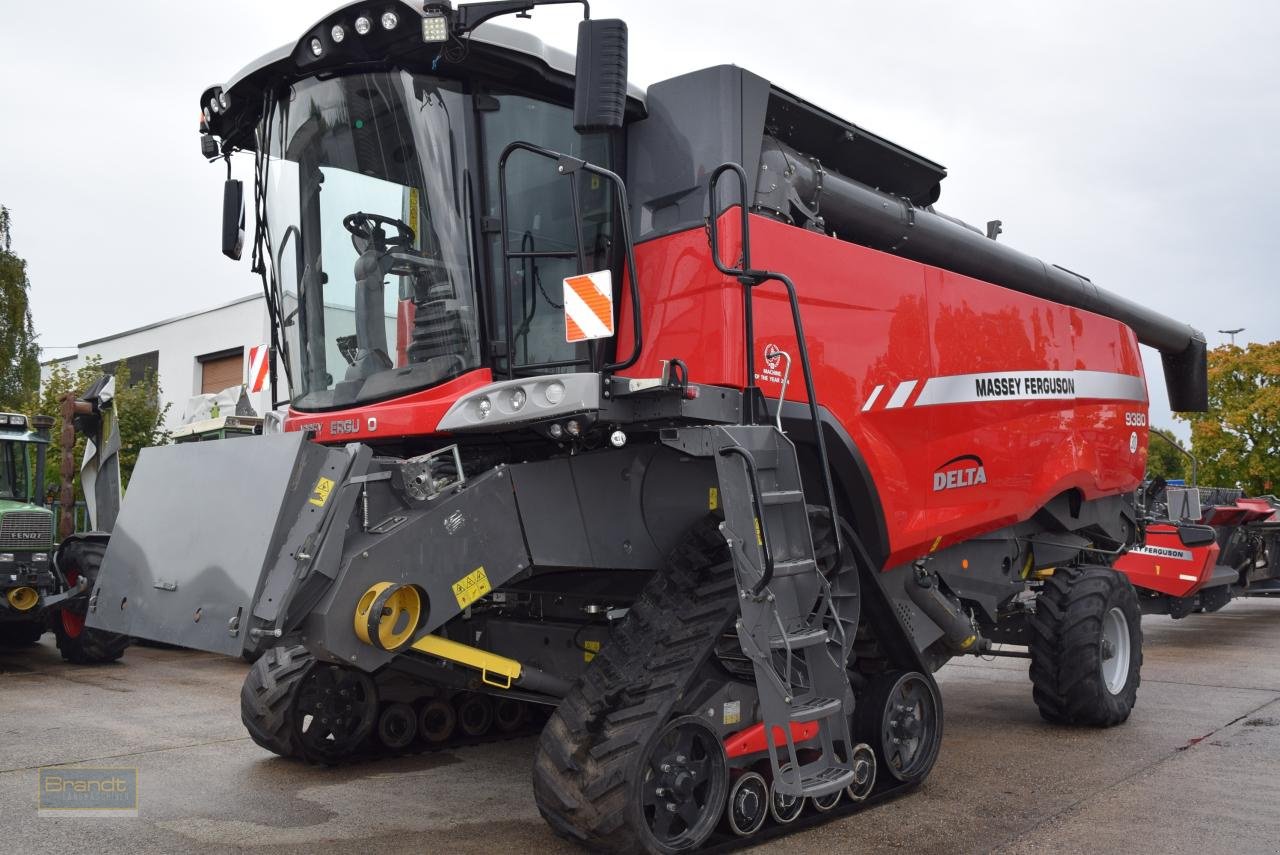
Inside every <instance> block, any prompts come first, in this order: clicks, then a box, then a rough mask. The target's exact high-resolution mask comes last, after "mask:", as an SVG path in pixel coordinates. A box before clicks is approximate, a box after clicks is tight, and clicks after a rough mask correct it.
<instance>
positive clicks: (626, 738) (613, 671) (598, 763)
mask: <svg viewBox="0 0 1280 855" xmlns="http://www.w3.org/2000/svg"><path fill="white" fill-rule="evenodd" d="M716 524H717V520H716V519H715V518H713V517H708V518H707V519H705V520H703V521H702V522H700V523H698V524H697V525H695V526H694V527H693V528H692V529H691V530H690V532H689V535H688V536H687V537H686V538H685V540H684V541H683V542H682V543H681V545H680V546H678V547H677V548H676V549H675V550H674V551H673V552H672V554H671V556H670V557H669V558H668V560H667V562H666V566H665V567H664V568H663V569H662V570H661V571H660V572H658V573H655V574H654V575H653V577H652V578H651V579H650V581H649V583H648V585H647V586H646V587H645V590H644V593H643V595H642V596H641V597H640V599H638V600H637V601H636V602H635V603H634V604H633V605H632V607H631V610H630V611H629V612H628V614H627V617H626V619H624V620H623V621H622V622H621V624H619V626H618V627H617V629H616V630H615V631H614V634H613V637H612V638H611V639H610V641H609V643H608V644H607V645H605V646H604V648H603V649H602V650H601V651H600V652H599V653H598V654H597V655H596V656H595V658H594V659H593V660H592V661H591V664H590V665H589V666H588V667H587V670H586V672H585V673H584V674H583V675H582V677H581V679H579V680H578V682H577V683H576V684H575V686H574V688H573V690H572V691H571V692H570V693H569V694H568V695H567V696H566V697H565V698H564V700H563V701H561V703H560V705H559V707H558V708H557V709H556V711H555V712H554V713H552V715H551V718H550V719H549V720H548V722H547V725H546V727H545V728H544V729H543V731H542V736H541V738H540V739H539V740H538V748H537V753H536V754H535V756H534V768H533V792H534V798H535V799H536V801H537V803H538V810H539V811H540V812H541V813H542V816H543V818H545V819H546V820H547V822H548V824H549V825H550V826H551V828H552V829H553V830H554V831H555V832H556V833H557V834H559V835H560V836H562V837H564V838H566V839H568V840H571V841H574V842H576V843H578V844H580V845H583V846H585V847H587V848H588V849H590V850H592V851H595V852H638V851H644V852H654V853H674V852H687V851H690V850H693V849H696V848H698V847H699V846H701V845H702V844H703V843H704V842H705V841H706V840H707V838H708V837H709V836H710V835H711V833H712V831H713V830H714V829H715V826H716V824H717V823H718V822H719V820H720V817H721V815H722V814H723V812H724V809H725V802H726V798H727V795H728V790H729V786H728V784H729V781H728V770H727V769H726V761H725V757H724V748H723V745H722V744H721V741H720V736H719V734H717V733H716V732H715V731H714V730H712V729H711V728H710V726H709V725H707V724H706V723H705V722H704V721H703V720H702V719H701V718H699V717H697V716H690V715H683V714H682V713H684V712H685V711H684V710H682V709H681V706H680V705H681V703H682V701H683V700H684V698H685V692H686V691H688V690H689V688H690V687H691V686H693V685H694V684H695V682H696V681H698V680H701V679H702V677H701V676H700V675H702V674H704V673H706V672H708V671H709V670H710V666H709V665H708V664H707V663H708V660H709V658H710V657H711V656H712V654H713V652H714V650H715V646H716V643H717V641H718V640H719V639H720V637H721V635H723V633H724V632H725V631H726V630H727V629H728V628H729V627H730V626H731V624H732V619H733V616H734V615H735V614H736V611H737V588H736V585H735V584H734V580H733V567H732V563H731V561H730V559H729V554H728V548H727V546H726V545H725V541H724V537H723V536H722V535H721V534H720V532H719V530H718V529H717V526H716ZM704 668H705V671H704Z"/></svg>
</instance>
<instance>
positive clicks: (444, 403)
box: [284, 368, 493, 442]
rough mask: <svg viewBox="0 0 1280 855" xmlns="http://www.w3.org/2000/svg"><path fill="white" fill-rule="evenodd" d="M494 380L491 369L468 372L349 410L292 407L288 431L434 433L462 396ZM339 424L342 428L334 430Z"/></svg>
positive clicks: (337, 435)
mask: <svg viewBox="0 0 1280 855" xmlns="http://www.w3.org/2000/svg"><path fill="white" fill-rule="evenodd" d="M492 382H493V372H491V371H490V370H489V369H488V368H478V369H476V370H475V371H468V372H467V373H466V374H463V375H462V376H461V377H455V378H454V379H452V380H450V381H449V382H447V383H442V384H441V385H439V386H433V387H432V388H430V389H424V390H423V391H421V392H414V393H413V394H411V395H405V396H404V397H402V398H395V399H394V400H391V401H382V402H380V403H377V404H365V405H362V406H359V407H352V408H350V409H347V410H326V411H324V412H322V413H308V412H301V411H299V410H295V409H293V408H292V407H290V408H289V415H288V416H287V417H286V418H285V421H284V429H285V430H309V431H311V432H313V433H314V434H315V439H316V442H354V441H357V440H359V441H364V442H369V441H371V440H378V439H395V438H396V437H401V436H421V435H423V434H429V433H434V432H435V429H436V425H438V424H439V423H440V419H441V418H442V417H443V416H444V414H445V413H446V412H448V410H449V408H450V407H451V406H453V402H454V401H456V400H457V399H458V397H459V396H461V395H465V394H466V393H467V392H470V391H471V390H473V389H478V388H480V387H481V386H486V385H488V384H489V383H492ZM335 426H336V427H337V428H338V430H334V428H335Z"/></svg>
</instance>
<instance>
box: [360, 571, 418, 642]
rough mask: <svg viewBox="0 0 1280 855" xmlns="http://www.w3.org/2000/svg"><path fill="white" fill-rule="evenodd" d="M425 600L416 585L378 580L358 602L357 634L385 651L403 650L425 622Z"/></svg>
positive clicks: (361, 638)
mask: <svg viewBox="0 0 1280 855" xmlns="http://www.w3.org/2000/svg"><path fill="white" fill-rule="evenodd" d="M422 600H423V597H422V592H421V591H420V590H418V588H417V586H415V585H401V584H398V583H396V582H378V583H377V584H376V585H374V586H372V587H371V588H369V590H367V591H365V592H364V594H363V595H362V596H361V597H360V601H359V602H358V603H356V613H355V619H354V628H355V631H356V637H357V638H359V639H360V640H361V641H363V642H364V643H365V644H372V645H373V646H374V647H378V648H381V649H382V650H398V649H400V648H401V647H403V646H404V645H405V644H406V643H407V642H408V641H409V639H410V638H412V637H413V634H414V633H415V632H417V631H418V627H419V626H421V625H422V614H423V609H422ZM375 612H376V613H375Z"/></svg>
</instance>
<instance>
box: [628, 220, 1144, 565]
mask: <svg viewBox="0 0 1280 855" xmlns="http://www.w3.org/2000/svg"><path fill="white" fill-rule="evenodd" d="M723 221H724V226H723V232H724V235H722V243H723V246H724V247H725V251H724V252H723V257H726V258H733V257H736V254H737V252H738V240H737V229H736V227H735V225H734V222H735V221H734V218H733V217H732V216H730V215H726V216H725V217H724V218H723ZM751 228H752V232H751V242H752V265H753V266H754V267H756V268H763V269H772V270H778V271H781V272H784V273H786V274H787V275H788V276H790V277H791V279H792V280H793V281H794V282H795V284H796V289H797V291H798V293H799V295H800V303H801V315H802V318H803V320H804V325H805V331H806V334H807V338H808V345H809V354H810V359H811V361H812V364H813V371H814V382H815V387H816V389H817V392H818V397H819V399H820V401H821V403H822V404H823V406H825V407H826V408H827V409H829V410H830V411H831V412H832V413H833V414H834V415H835V416H836V417H837V418H838V419H839V420H840V422H841V423H842V424H843V425H844V427H845V429H846V430H847V431H848V433H849V435H850V437H851V438H852V439H853V441H854V443H855V444H856V445H857V446H858V448H859V449H860V451H861V452H862V455H863V457H864V458H865V459H866V461H867V465H868V467H869V469H870V470H871V473H872V476H873V478H874V481H875V485H876V489H877V491H878V493H879V497H880V501H881V504H882V506H883V510H884V514H885V525H886V528H887V531H888V534H889V546H890V554H889V556H888V560H887V561H886V564H885V566H886V567H892V566H895V565H897V564H899V563H902V562H903V561H907V560H910V559H913V558H915V557H918V556H919V555H921V554H923V553H925V552H927V551H928V550H929V549H930V548H931V547H932V546H933V544H934V541H935V540H936V539H937V538H942V540H941V544H940V545H941V546H944V547H945V546H947V545H949V544H951V543H955V542H958V541H960V540H964V539H967V538H969V537H972V536H974V535H977V534H981V533H983V532H986V531H991V530H993V529H996V528H999V527H1001V526H1005V525H1008V524H1011V523H1013V522H1016V521H1020V520H1024V519H1026V518H1027V517H1029V516H1030V515H1031V514H1032V513H1034V512H1035V510H1036V509H1038V508H1039V507H1041V506H1042V505H1044V504H1045V503H1047V502H1048V501H1049V500H1050V499H1052V498H1053V497H1054V496H1056V495H1057V494H1059V493H1062V492H1063V491H1066V490H1070V489H1076V490H1079V491H1080V492H1081V494H1082V495H1083V496H1084V497H1085V498H1095V497H1098V496H1103V495H1111V494H1116V493H1122V492H1126V491H1130V490H1133V489H1135V488H1136V487H1137V486H1138V484H1139V482H1140V480H1141V478H1142V473H1143V470H1144V468H1145V464H1146V446H1147V429H1146V427H1145V424H1146V422H1147V402H1146V401H1145V400H1140V401H1139V400H1135V401H1115V400H1108V401H1102V400H1092V401H1091V400H1082V399H1076V400H1031V401H1011V400H998V401H983V402H978V403H967V404H943V405H937V406H929V407H913V406H911V403H912V402H913V401H914V400H915V398H917V397H918V396H919V394H920V391H921V389H922V386H923V381H924V380H926V379H927V378H929V377H935V376H947V375H955V374H970V373H979V372H989V371H1032V370H1052V371H1072V370H1089V371H1107V372H1116V373H1122V374H1128V375H1131V376H1134V377H1138V378H1142V377H1143V372H1142V362H1141V358H1140V356H1139V353H1138V343H1137V339H1136V337H1135V336H1134V334H1133V332H1132V330H1130V329H1129V328H1128V327H1126V326H1125V325H1123V324H1122V323H1120V322H1119V321H1115V320H1112V319H1110V318H1105V317H1102V316H1100V315H1095V314H1092V313H1090V312H1084V311H1080V310H1077V309H1072V308H1069V307H1066V306H1062V305H1059V304H1056V303H1053V302H1050V301H1047V300H1041V299H1038V298H1035V297H1031V296H1028V295H1025V294H1021V293H1018V292H1016V291H1011V290H1009V289H1006V288H1001V287H999V286H996V285H992V284H989V283H986V282H981V281H978V280H975V279H970V278H968V277H965V276H960V275H958V274H954V273H949V272H947V271H943V270H939V269H937V268H933V267H929V266H926V265H923V264H919V263H917V262H913V261H909V260H906V259H903V258H899V257H897V256H892V255H888V254H886V253H882V252H877V251H875V250H871V249H867V248H865V247H861V246H857V245H855V244H851V243H847V242H843V241H838V240H835V239H833V238H830V237H827V236H825V235H821V234H815V233H813V232H808V231H805V230H803V229H799V228H795V227H792V226H787V225H785V224H783V223H779V222H776V221H773V220H769V219H767V218H764V217H759V216H754V215H753V217H752V225H751ZM636 266H637V273H638V276H639V279H640V282H641V283H642V288H643V300H642V312H643V315H642V319H643V321H644V332H645V346H644V351H643V353H642V355H641V359H640V361H639V363H638V364H637V365H636V366H634V367H633V368H632V369H630V370H628V371H626V372H624V373H626V374H628V375H630V376H635V377H654V376H657V375H658V374H659V372H660V361H661V360H663V359H670V358H672V357H678V358H680V359H682V360H684V361H685V363H687V364H688V366H689V373H690V379H691V381H693V382H695V383H709V384H721V385H729V386H736V387H741V386H742V385H743V382H744V379H743V378H744V374H743V366H744V364H745V359H744V354H743V346H742V336H743V333H742V329H743V320H742V297H741V286H739V285H738V284H737V282H736V281H734V280H731V279H729V278H727V277H725V276H722V275H721V274H720V273H719V272H717V271H716V269H715V267H714V266H713V265H712V263H711V259H710V251H709V247H708V245H707V238H706V233H705V232H704V231H703V230H701V229H698V230H694V231H688V232H682V233H679V234H675V235H670V236H668V237H664V238H659V239H655V240H651V241H648V242H646V243H643V244H641V245H640V246H638V247H636ZM622 305H623V307H624V308H625V307H626V306H627V302H626V301H625V300H624V301H623V302H622ZM754 305H755V327H756V334H755V353H756V370H757V372H758V373H759V372H760V371H761V368H762V366H763V364H764V352H765V349H766V347H768V346H769V345H776V346H777V347H780V348H782V349H783V350H786V351H787V352H789V353H790V354H791V355H792V356H793V357H796V364H795V366H794V367H793V370H792V376H791V383H790V385H789V386H788V388H787V393H786V397H787V399H788V400H791V401H804V400H805V395H804V385H803V382H802V380H801V377H800V374H799V362H798V351H797V349H796V342H795V336H794V334H793V332H792V325H791V320H790V311H789V309H788V305H787V301H786V295H785V291H784V290H783V288H782V286H781V285H780V284H777V283H768V284H765V285H762V286H760V287H758V288H757V289H756V295H755V304H754ZM629 323H630V322H629V320H627V319H623V320H621V321H620V323H619V330H620V333H619V343H618V346H619V352H622V353H626V352H628V351H629V348H630V335H629V330H630V326H629ZM911 379H914V380H917V381H920V383H919V384H918V385H917V387H916V389H915V391H914V392H913V394H912V396H911V397H910V398H908V400H907V406H904V407H901V408H898V409H885V408H884V403H885V401H886V396H888V395H889V394H890V392H891V391H892V389H893V388H894V387H895V386H896V385H897V384H898V383H899V382H901V381H905V380H911ZM761 385H762V386H763V388H764V391H765V395H766V396H768V397H776V396H777V394H778V388H779V387H778V384H777V383H776V382H772V381H768V380H763V381H761ZM878 385H884V386H885V389H884V390H883V391H882V392H881V394H880V397H879V398H878V399H877V405H876V406H875V407H873V408H872V409H871V410H870V411H869V412H865V413H864V412H862V406H863V404H864V403H865V402H866V401H867V400H868V398H869V396H870V395H871V393H872V390H873V389H874V388H875V387H876V386H878ZM1126 414H1129V416H1130V420H1135V421H1140V423H1141V424H1142V425H1144V426H1138V427H1134V426H1130V425H1127V424H1126ZM1135 416H1137V417H1140V418H1136V419H1135V418H1134V417H1135ZM1134 434H1136V443H1137V451H1136V452H1131V451H1130V443H1131V441H1132V437H1133V435H1134ZM966 454H976V455H979V456H980V457H981V458H982V460H983V464H984V467H985V471H986V475H987V483H986V484H982V485H977V486H972V487H967V488H963V489H957V490H944V491H941V492H935V491H934V490H933V488H932V474H933V472H934V470H935V469H936V468H937V467H939V466H940V465H941V464H943V463H945V462H946V461H948V460H951V459H953V458H955V457H959V456H961V455H966Z"/></svg>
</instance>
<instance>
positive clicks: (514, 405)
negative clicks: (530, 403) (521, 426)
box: [510, 387, 529, 412]
mask: <svg viewBox="0 0 1280 855" xmlns="http://www.w3.org/2000/svg"><path fill="white" fill-rule="evenodd" d="M528 397H529V396H528V395H526V394H525V391H524V389H521V388H518V387H517V388H516V389H515V390H514V391H512V393H511V401H510V403H511V410H512V412H517V411H519V409H520V408H521V407H523V406H524V402H525V401H526V400H528Z"/></svg>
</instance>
